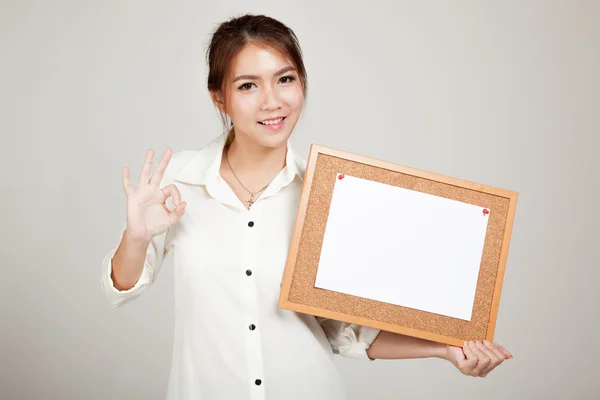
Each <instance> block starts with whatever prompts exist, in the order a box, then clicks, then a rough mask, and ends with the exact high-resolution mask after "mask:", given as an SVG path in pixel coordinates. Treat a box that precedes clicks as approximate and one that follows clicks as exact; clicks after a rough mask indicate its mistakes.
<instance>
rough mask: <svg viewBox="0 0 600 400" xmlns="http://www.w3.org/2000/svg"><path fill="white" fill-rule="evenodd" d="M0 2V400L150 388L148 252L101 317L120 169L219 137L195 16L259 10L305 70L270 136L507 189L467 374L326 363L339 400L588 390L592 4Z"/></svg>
mask: <svg viewBox="0 0 600 400" xmlns="http://www.w3.org/2000/svg"><path fill="white" fill-rule="evenodd" d="M247 4H248V3H247V2H246V1H241V0H239V1H228V2H216V1H211V2H201V1H193V2H192V1H187V2H167V1H163V2H160V1H141V0H139V1H96V2H91V1H75V0H71V1H64V0H62V1H52V2H46V1H14V2H9V1H3V2H2V3H1V10H0V57H1V60H0V72H1V73H0V88H1V90H0V132H1V133H2V157H1V158H0V160H1V162H2V165H1V166H0V174H1V175H0V182H1V185H2V186H1V190H2V196H1V200H0V201H1V203H0V205H1V206H2V227H3V229H2V232H1V235H2V236H1V237H0V239H1V242H2V246H1V252H2V253H1V256H2V274H1V275H0V276H1V278H0V282H1V285H2V290H1V293H2V314H1V318H2V319H1V321H2V322H1V331H0V334H1V340H0V346H1V352H0V354H1V356H0V359H1V362H0V365H1V368H2V370H1V371H0V380H1V381H0V398H2V399H128V400H131V399H162V398H164V395H165V387H166V384H167V377H168V372H169V366H170V358H171V345H172V342H171V341H172V328H173V312H172V310H173V276H172V268H170V267H171V265H172V259H171V257H169V258H168V259H167V263H166V265H165V268H164V269H163V270H161V274H160V276H159V279H158V280H157V281H156V283H155V285H154V286H153V288H151V290H149V291H148V292H147V293H145V294H144V295H143V296H142V297H141V298H139V299H138V300H136V301H135V302H133V303H131V304H129V305H127V306H126V307H123V308H118V309H113V308H110V307H109V305H108V303H107V302H106V301H105V299H104V297H103V295H102V293H101V292H100V283H99V282H100V275H99V274H100V262H101V260H102V258H103V257H104V255H105V254H106V252H108V251H109V249H110V248H112V246H114V245H115V244H116V240H117V239H118V235H119V233H120V229H121V225H122V224H123V222H124V218H125V197H124V193H123V191H122V187H121V166H122V164H124V163H128V164H129V165H130V166H131V168H132V176H137V175H138V173H139V171H140V168H141V164H142V161H143V156H144V153H145V150H146V149H147V148H150V147H152V148H154V149H155V150H156V151H157V152H160V154H162V152H163V151H164V149H165V148H166V147H167V146H172V147H173V149H174V150H175V151H181V150H184V149H191V148H198V147H201V146H203V145H204V144H206V143H207V142H208V141H209V140H210V139H212V138H213V137H214V136H216V135H217V134H218V133H220V132H221V127H220V121H219V119H218V117H217V114H216V112H215V110H214V108H213V107H212V104H211V103H210V99H209V96H208V93H207V91H206V88H205V79H206V68H205V62H204V50H205V48H206V45H207V43H208V42H207V41H208V38H209V34H210V32H211V31H212V29H213V28H214V27H215V25H216V23H218V22H220V21H222V20H224V19H226V18H228V17H230V16H232V15H234V14H237V13H241V12H258V13H266V14H268V15H271V16H274V17H276V18H279V19H281V20H282V21H284V22H285V23H286V24H288V25H289V26H290V27H292V29H294V30H295V32H296V33H297V35H298V36H299V39H300V42H301V45H302V47H303V50H304V52H305V57H306V58H305V61H306V65H307V69H308V74H309V87H310V89H309V99H308V108H307V109H306V113H305V115H304V117H303V119H302V120H301V122H300V124H299V125H298V126H297V129H296V131H295V132H294V136H293V139H292V142H293V144H294V146H295V148H296V149H297V150H298V152H299V153H300V154H301V155H302V156H304V157H307V155H308V150H309V146H310V144H311V143H318V144H323V145H328V146H332V147H337V148H340V149H343V150H347V151H351V152H356V153H361V154H365V155H369V156H372V157H376V158H380V159H383V160H386V161H391V162H397V163H400V164H404V165H408V166H412V167H416V168H420V169H425V170H429V171H433V172H438V173H442V174H446V175H450V176H454V177H458V178H462V179H467V180H472V181H476V182H479V183H484V184H489V185H492V186H498V187H501V188H505V189H509V190H514V191H517V192H519V193H520V198H519V203H518V208H517V215H516V220H515V225H514V231H513V237H512V242H511V248H510V253H509V258H508V265H507V269H506V275H505V282H504V289H503V292H502V300H501V304H500V309H499V315H498V320H497V330H496V338H497V340H498V342H499V343H501V344H504V345H505V346H506V347H507V348H508V349H509V350H511V351H512V352H513V354H514V359H513V360H511V361H508V362H505V363H504V364H503V365H501V366H500V367H499V368H498V369H497V370H496V371H494V372H493V373H492V374H490V375H489V376H488V377H487V378H486V379H473V378H469V377H464V376H462V375H461V374H460V373H459V372H458V371H457V370H456V369H454V367H452V366H451V365H450V364H449V363H446V362H444V361H441V360H436V359H429V360H407V361H376V362H374V363H370V364H369V363H362V362H358V361H355V360H348V359H343V358H339V357H338V358H337V360H336V363H337V364H338V365H339V367H340V369H341V371H342V373H343V376H344V378H345V380H346V382H347V385H348V387H349V388H350V390H351V392H352V393H353V394H352V399H396V398H402V399H413V398H418V399H438V398H443V399H449V398H450V399H480V398H486V399H506V398H517V399H550V398H552V399H554V398H556V399H592V398H598V396H600V383H599V380H600V379H599V376H598V361H597V360H598V358H599V356H600V353H599V351H598V340H597V338H598V333H597V331H598V328H600V321H599V318H600V307H599V304H600V297H599V294H598V293H599V290H598V284H599V283H600V282H599V277H600V273H599V272H598V267H599V266H600V265H599V262H598V248H599V243H600V241H599V239H600V238H599V233H598V232H599V230H598V223H599V218H598V216H599V212H598V209H597V207H598V206H597V199H598V195H599V193H600V190H599V183H598V182H599V179H598V176H597V174H598V172H600V161H599V157H598V152H599V150H600V143H599V138H598V135H599V128H600V119H599V116H598V110H599V109H600V105H599V103H600V102H599V100H600V98H599V97H600V96H599V93H600V78H599V74H600V72H599V71H600V44H599V41H600V24H598V20H599V17H600V12H599V11H600V6H599V3H598V2H594V1H567V0H565V1H503V2H495V1H487V2H482V1H471V2H469V1H435V2H434V1H428V2H416V1H414V2H410V1H394V2H392V1H388V2H384V1H368V2H361V3H354V4H353V5H352V6H350V5H349V4H350V3H348V2H346V1H341V0H340V1H302V2H300V1H295V2H281V1H254V2H253V4H252V5H251V6H250V5H247Z"/></svg>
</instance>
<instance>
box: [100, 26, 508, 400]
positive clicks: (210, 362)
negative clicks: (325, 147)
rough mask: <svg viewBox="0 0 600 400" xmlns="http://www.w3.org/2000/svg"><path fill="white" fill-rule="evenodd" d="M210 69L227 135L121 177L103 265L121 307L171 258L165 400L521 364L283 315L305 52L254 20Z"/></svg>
mask: <svg viewBox="0 0 600 400" xmlns="http://www.w3.org/2000/svg"><path fill="white" fill-rule="evenodd" d="M208 64H209V76H208V90H209V92H210V95H211V97H212V100H213V102H214V104H215V106H216V107H217V108H218V110H219V112H220V113H221V116H222V117H223V121H224V124H225V126H226V128H227V129H226V132H227V134H226V135H220V136H218V137H217V138H216V139H215V140H213V141H212V142H211V143H210V144H208V145H207V146H205V147H204V148H202V149H201V150H197V151H183V152H180V153H177V154H174V155H172V151H171V149H167V151H166V152H165V153H164V155H163V157H162V160H161V161H160V162H159V164H158V165H157V167H156V169H155V171H154V173H152V174H151V166H152V160H153V152H152V150H149V151H148V152H147V154H146V159H145V162H144V166H143V169H142V172H141V176H140V181H139V184H138V187H137V188H136V189H134V188H133V187H132V186H131V183H130V171H129V168H128V167H127V166H124V167H123V187H124V190H125V193H126V198H127V218H126V229H125V230H124V231H123V234H122V236H121V242H120V244H119V246H118V248H116V249H114V250H113V251H111V252H110V253H109V254H108V255H107V256H106V258H105V259H104V262H103V274H102V287H103V291H104V293H105V294H106V296H107V298H108V299H109V301H110V302H111V304H113V305H114V306H119V305H122V304H125V303H126V302H128V301H131V300H133V299H134V298H136V297H138V296H139V295H140V294H142V293H143V292H144V291H145V290H146V289H147V288H148V287H149V286H150V285H151V284H152V282H153V281H154V280H155V279H156V277H157V274H158V272H159V269H160V268H161V265H162V263H163V260H164V257H165V256H166V255H167V253H168V252H169V251H171V250H173V252H174V256H175V257H174V268H175V271H174V273H175V310H176V313H175V338H174V348H173V359H172V365H171V375H170V380H169V388H168V398H169V399H265V398H267V399H296V398H297V399H342V398H345V391H344V386H343V383H342V381H341V379H340V377H339V375H338V373H337V371H336V368H335V366H334V364H333V362H332V354H334V353H336V354H341V355H344V356H347V357H356V358H363V359H365V360H373V359H377V358H388V359H389V358H397V359H400V358H421V357H439V358H443V359H446V360H448V361H450V362H452V363H453V364H454V365H455V366H456V367H457V368H458V369H459V370H460V371H461V372H462V373H464V374H467V375H472V376H485V375H487V374H488V373H489V372H490V371H491V370H492V369H493V368H495V367H496V366H497V365H498V364H500V363H501V362H502V361H503V360H504V359H506V358H510V357H511V356H510V354H509V353H508V352H507V351H506V350H505V349H503V348H502V347H501V346H498V345H495V344H492V343H485V344H483V343H466V344H465V346H464V347H463V348H459V347H452V346H446V345H442V344H439V343H434V342H429V341H425V340H420V339H415V338H411V337H406V336H402V335H397V334H393V333H390V332H380V331H379V330H376V329H372V328H368V327H362V326H357V325H353V324H348V323H343V322H339V321H333V320H328V319H323V318H315V317H314V316H309V315H302V314H298V313H294V312H291V311H286V310H282V309H279V308H278V307H277V301H278V296H279V292H280V284H281V279H282V276H283V269H284V266H285V261H286V257H287V251H288V248H289V244H290V240H291V236H292V230H293V225H294V221H295V216H296V212H297V209H298V202H299V199H300V194H301V190H302V179H303V176H304V168H305V165H306V162H305V161H304V160H303V159H301V158H300V157H299V156H298V155H297V154H296V153H295V152H294V150H293V149H292V147H291V145H290V142H289V138H290V135H291V134H292V131H293V129H294V127H295V125H296V123H297V122H298V119H299V117H300V115H301V112H302V109H303V105H304V101H305V99H306V89H307V80H306V71H305V68H304V64H303V61H302V56H301V51H300V47H299V45H298V42H297V38H296V36H295V35H294V33H293V32H292V31H291V30H290V29H289V28H287V27H286V26H285V25H283V24H282V23H280V22H279V21H277V20H274V19H272V18H269V17H265V16H253V15H245V16H242V17H238V18H234V19H231V20H229V21H227V22H225V23H223V24H221V25H220V26H219V27H218V29H217V30H216V31H215V32H214V34H213V36H212V40H211V43H210V47H209V50H208ZM169 198H171V199H172V202H173V205H174V206H175V208H174V209H173V210H172V211H171V208H172V207H171V208H169V207H167V205H166V201H167V199H169Z"/></svg>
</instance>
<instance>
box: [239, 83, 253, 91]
mask: <svg viewBox="0 0 600 400" xmlns="http://www.w3.org/2000/svg"><path fill="white" fill-rule="evenodd" d="M252 85H253V83H250V82H246V83H244V84H243V85H241V86H240V87H238V89H239V90H249V89H252Z"/></svg>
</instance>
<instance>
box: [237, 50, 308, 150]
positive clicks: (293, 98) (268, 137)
mask: <svg viewBox="0 0 600 400" xmlns="http://www.w3.org/2000/svg"><path fill="white" fill-rule="evenodd" d="M228 79H229V81H228V82H227V83H228V85H229V93H228V98H227V102H226V106H227V113H228V114H229V117H230V118H231V121H232V122H233V125H234V127H235V134H236V137H239V136H242V137H243V139H244V140H250V141H252V142H255V143H257V144H260V145H262V146H265V147H279V146H285V145H286V143H287V140H288V138H289V137H290V135H291V134H292V131H293V130H294V127H295V126H296V123H297V122H298V119H299V118H300V113H301V111H302V101H303V98H304V93H303V90H302V85H301V83H300V79H299V77H298V73H297V72H296V69H295V68H294V66H293V64H292V63H291V62H290V61H289V60H287V59H286V58H285V57H284V56H283V55H281V54H280V53H278V52H276V51H275V50H272V49H269V48H261V47H257V46H255V45H252V44H249V45H247V46H246V47H245V48H244V49H243V50H242V51H241V52H240V53H239V54H238V55H237V57H236V58H235V59H234V61H233V66H232V70H231V74H230V76H229V78H228Z"/></svg>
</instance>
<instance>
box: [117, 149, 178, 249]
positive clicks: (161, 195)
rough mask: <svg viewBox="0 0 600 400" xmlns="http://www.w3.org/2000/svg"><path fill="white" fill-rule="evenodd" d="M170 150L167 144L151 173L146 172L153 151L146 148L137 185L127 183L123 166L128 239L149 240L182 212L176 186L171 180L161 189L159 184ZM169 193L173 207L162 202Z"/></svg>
mask: <svg viewBox="0 0 600 400" xmlns="http://www.w3.org/2000/svg"><path fill="white" fill-rule="evenodd" d="M172 153H173V152H172V150H171V148H167V150H166V151H165V154H164V155H163V158H162V160H161V161H160V163H159V164H158V165H157V166H156V169H155V170H154V173H153V174H152V175H150V170H151V168H152V159H153V158H154V151H153V150H152V149H150V150H148V152H147V153H146V160H145V161H144V167H143V168H142V172H141V174H140V181H139V184H138V187H137V189H134V188H133V187H132V186H131V184H130V171H129V167H128V166H127V165H124V166H123V189H124V190H125V195H126V197H127V228H126V232H127V233H128V235H129V236H130V237H131V238H132V239H135V240H139V241H141V242H144V243H150V241H151V240H152V238H153V237H155V236H158V235H160V234H161V233H163V232H165V231H166V230H167V229H169V228H170V227H171V226H173V225H175V224H176V223H177V222H178V221H179V220H180V219H181V217H182V216H183V213H184V210H185V206H186V203H185V202H184V201H181V193H179V189H177V187H176V186H175V185H174V184H170V185H167V186H165V187H164V188H162V189H161V188H160V186H159V185H160V183H161V181H162V178H163V175H164V173H165V170H166V169H167V165H169V161H170V160H171V155H172ZM169 197H172V201H173V204H174V205H175V206H176V207H175V209H174V210H173V211H171V210H169V209H168V208H167V205H166V201H167V199H168V198H169Z"/></svg>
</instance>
